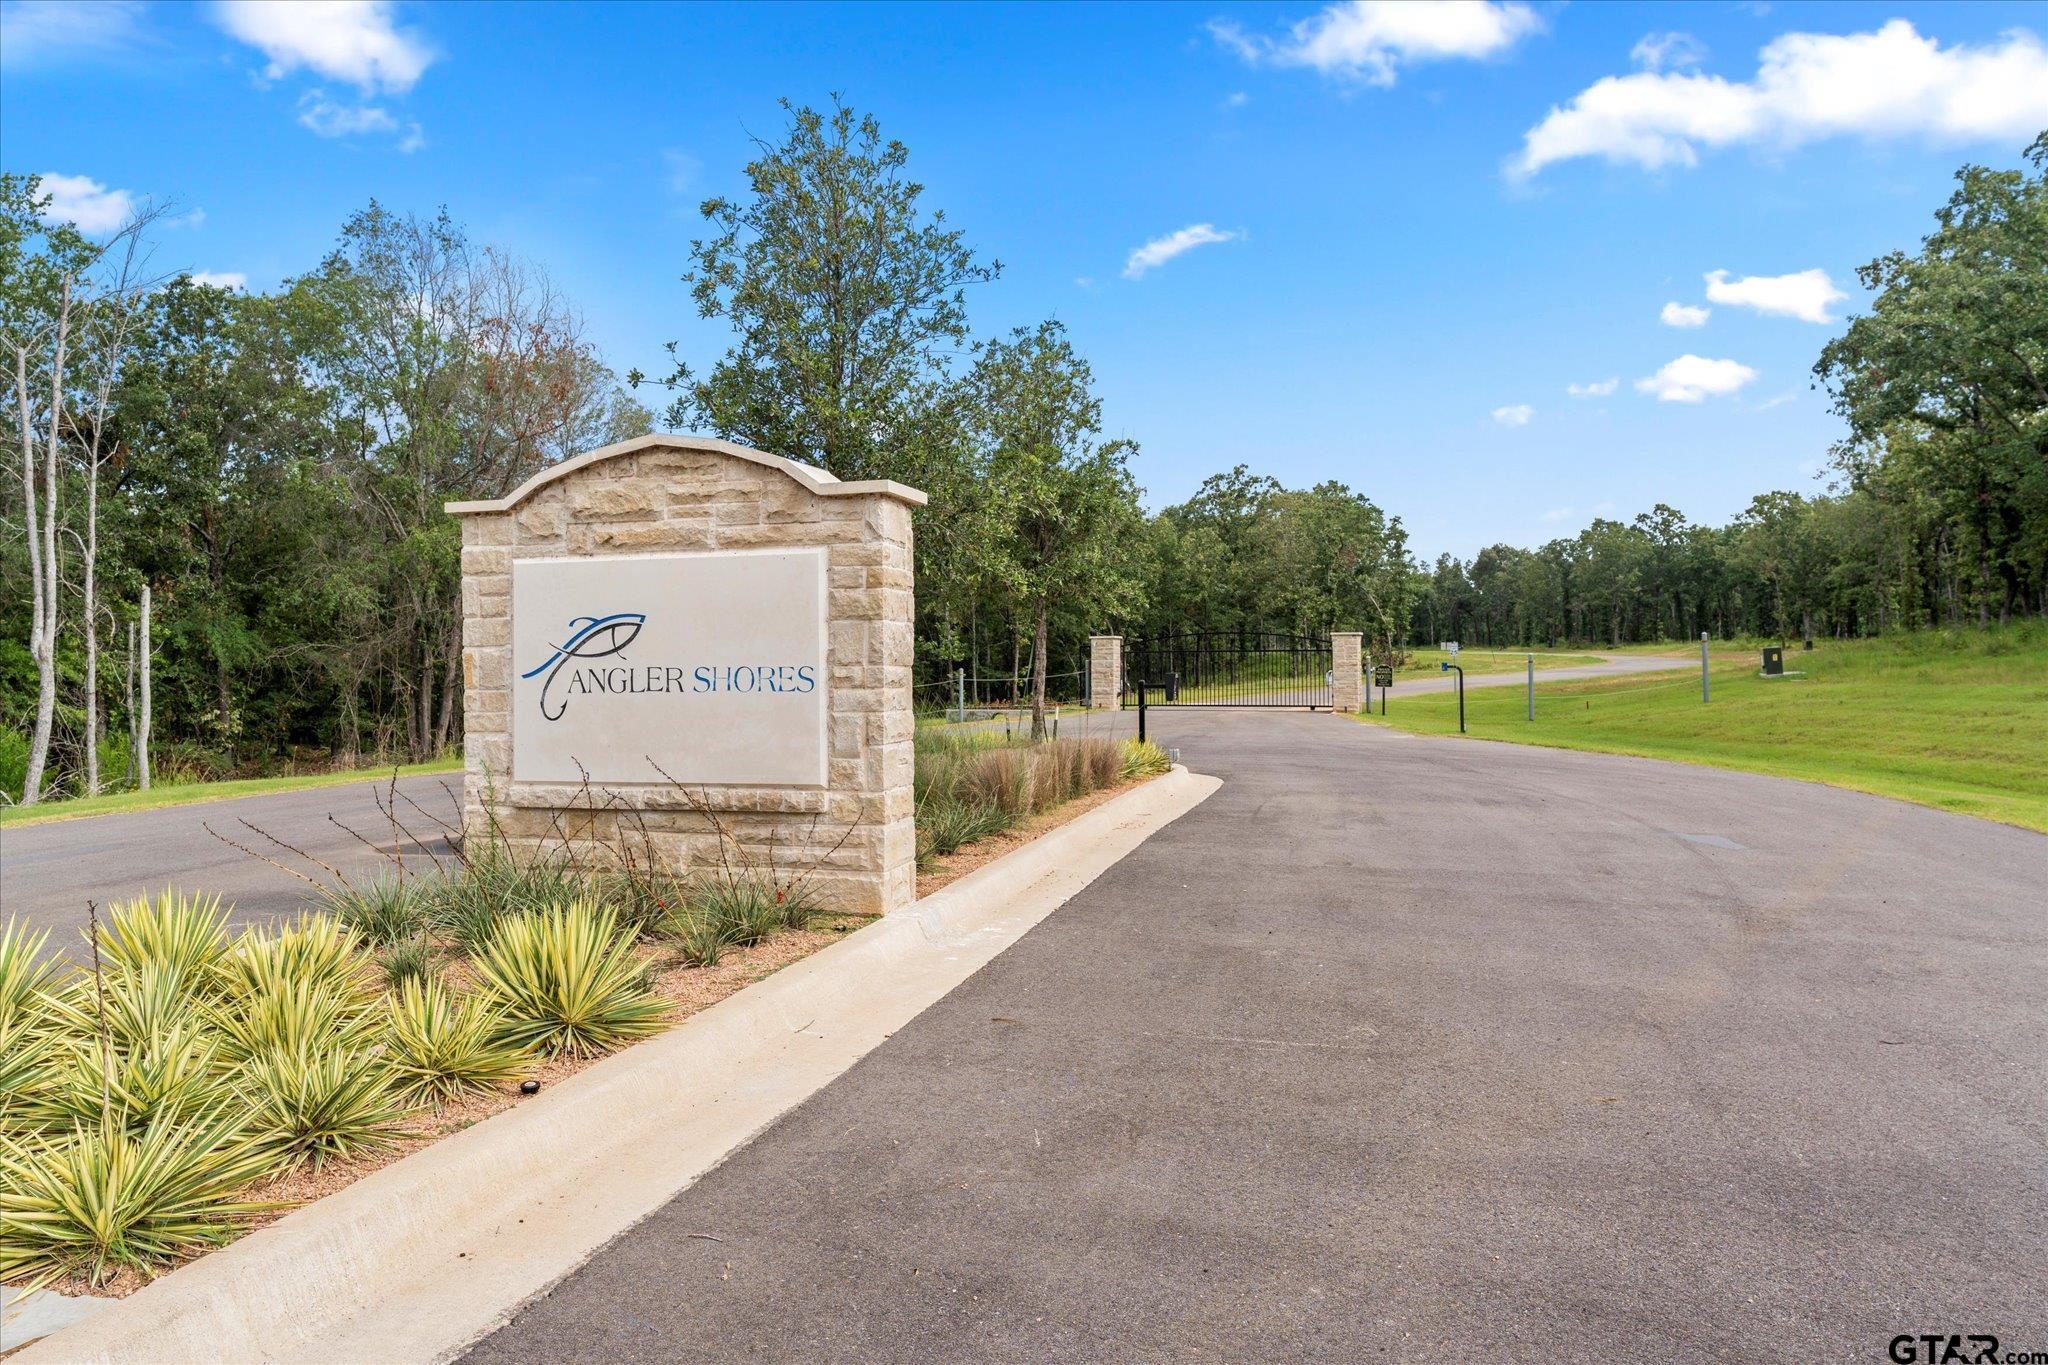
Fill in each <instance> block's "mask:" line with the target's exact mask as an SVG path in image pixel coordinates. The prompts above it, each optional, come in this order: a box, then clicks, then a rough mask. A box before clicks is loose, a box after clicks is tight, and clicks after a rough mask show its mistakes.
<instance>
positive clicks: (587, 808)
mask: <svg viewBox="0 0 2048 1365" xmlns="http://www.w3.org/2000/svg"><path fill="white" fill-rule="evenodd" d="M924 501H925V497H924V494H922V493H920V492H918V491H917V490H915V489H911V488H906V487H905V486H903V485H901V484H896V483H890V482H887V481H883V480H872V481H867V482H862V483H840V482H838V481H836V480H834V479H833V478H832V477H831V476H830V475H828V474H825V473H823V472H821V471H818V470H814V469H810V468H809V467H807V466H803V465H798V464H795V463H794V462H792V461H788V460H783V459H780V458H778V457H776V456H772V455H766V454H763V453H761V452H758V451H753V450H748V449H746V448H745V447H742V446H736V445H732V444H730V443H728V442H724V441H716V440H709V439H705V438H700V437H683V436H648V437H641V438H638V439H637V440H633V441H627V442H622V443H620V444H619V445H616V446H608V447H606V448H605V449H603V450H598V451H593V452H591V453H589V454H587V455H583V456H579V457H577V458H576V459H574V460H569V461H565V462H564V463H562V464H560V465H557V466H554V467H553V468H551V469H549V470H547V471H544V472H543V473H542V474H540V475H538V476H536V477H535V478H534V479H532V480H529V481H528V483H527V484H526V485H525V486H523V487H522V488H520V489H519V490H518V491H516V492H514V493H513V494H511V495H510V496H509V497H506V498H503V499H498V500H495V501H492V502H471V503H451V504H449V509H448V510H449V511H450V512H453V513H455V514H456V515H457V516H458V517H459V518H460V519H461V523H462V614H463V658H462V663H463V685H464V691H463V708H464V732H465V739H464V745H465V753H466V757H467V763H466V769H467V771H466V774H465V778H464V783H463V824H464V829H465V831H466V832H467V833H468V834H469V835H470V837H472V838H475V837H481V836H485V835H488V834H489V833H490V831H491V830H492V829H493V827H495V828H496V830H497V832H498V833H499V834H501V835H502V836H503V837H504V838H505V839H507V840H508V841H509V842H510V844H511V845H512V847H513V848H514V849H515V850H517V851H519V852H522V853H534V852H544V851H549V850H553V849H557V848H560V847H561V846H562V845H563V844H564V843H565V842H566V843H567V844H568V845H569V846H570V847H571V848H572V849H573V851H574V853H575V854H576V856H578V857H581V858H586V859H592V860H600V859H605V858H615V857H617V856H619V850H620V849H621V848H622V847H623V848H625V849H626V850H628V851H631V852H633V853H634V854H636V855H637V854H638V853H639V852H640V851H641V850H642V849H643V848H644V849H646V850H649V851H651V852H652V853H654V854H655V855H656V856H658V857H659V858H660V859H661V860H662V861H663V862H665V863H666V864H667V865H668V866H669V867H670V868H671V870H673V871H676V872H679V873H684V874H688V873H701V872H704V871H707V870H712V869H716V868H719V867H720V866H723V865H731V864H734V863H736V862H747V863H752V864H754V865H755V866H758V867H763V868H766V867H769V866H772V867H773V868H775V869H776V870H777V872H778V874H780V875H782V876H783V877H785V878H790V877H794V876H797V875H805V874H807V882H806V885H807V886H808V887H809V888H810V889H812V890H814V891H815V892H817V893H818V895H819V897H820V899H821V900H823V901H824V902H825V903H827V904H828V905H831V906H833V907H835V908H843V909H847V910H855V911H861V912H865V913H879V912H885V911H890V910H898V909H903V908H905V907H907V906H909V905H910V904H911V902H912V901H913V900H914V899H915V896H916V876H917V836H916V830H915V825H914V819H913V816H914V811H913V797H912V790H911V775H912V765H913V757H912V731H913V719H912V713H911V686H910V684H911V666H912V661H913V657H914V646H913V643H912V635H911V631H912V619H913V616H912V601H913V591H914V584H913V579H912V568H911V562H912V561H911V544H912V528H911V511H912V509H913V508H914V507H916V506H920V505H922V504H923V502H924ZM771 548H772V549H805V548H822V549H824V551H825V553H826V598H827V601H826V613H825V616H826V639H825V664H826V687H827V694H826V703H825V705H826V716H827V722H826V723H827V745H828V749H827V771H828V775H827V779H826V783H825V785H824V786H823V787H780V786H724V787H700V786H690V787H687V788H677V787H673V786H667V785H658V786H641V785H633V786H625V787H620V788H607V789H603V790H598V791H591V790H586V789H583V788H580V787H575V786H562V785H544V784H534V783H524V784H522V783H519V782H516V781H514V780H513V779H512V734H511V727H512V724H513V723H514V717H513V715H512V710H511V691H512V671H513V670H512V635H511V613H512V561H513V560H514V559H533V558H542V557H548V556H578V557H596V558H602V557H604V556H607V555H631V554H660V553H680V552H691V551H717V550H755V549H771Z"/></svg>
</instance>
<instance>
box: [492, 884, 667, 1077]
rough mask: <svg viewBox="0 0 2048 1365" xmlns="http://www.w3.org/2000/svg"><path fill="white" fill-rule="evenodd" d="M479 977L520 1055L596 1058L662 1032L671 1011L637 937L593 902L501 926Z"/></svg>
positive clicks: (504, 1033) (521, 917)
mask: <svg viewBox="0 0 2048 1365" xmlns="http://www.w3.org/2000/svg"><path fill="white" fill-rule="evenodd" d="M476 969H477V973H478V975H480V976H481V977H482V978H483V981H484V988H485V991H486V993H487V995H488V998H489V999H490V1001H491V1003H492V1004H493V1006H494V1007H495V1008H496V1009H497V1010H498V1011H499V1012H500V1013H501V1015H502V1016H503V1018H504V1023H503V1026H502V1030H501V1036H502V1037H503V1038H505V1039H506V1040H507V1041H509V1042H511V1043H514V1044H516V1045H518V1046H521V1047H530V1048H534V1049H537V1050H540V1051H544V1052H548V1053H566V1054H568V1055H570V1056H594V1055H596V1054H598V1053H602V1052H609V1051H610V1050H612V1049H613V1048H615V1047H617V1046H619V1045H620V1044H622V1043H627V1042H631V1041H632V1040H633V1039H635V1038H643V1037H646V1036H647V1035H649V1034H651V1033H656V1032H659V1031H660V1029H661V1026H662V1025H661V1020H662V1015H663V1014H664V1012H665V1010H666V1007H665V1006H664V1004H663V1003H662V1002H661V1001H660V1000H657V999H655V998H654V997H653V995H652V994H651V993H650V991H649V989H648V982H647V973H646V971H645V970H644V969H643V968H642V967H641V965H640V963H639V961H638V960H637V959H636V958H635V957H634V956H633V935H632V934H630V933H621V932H620V931H619V928H618V921H617V918H616V916H614V915H613V913H612V912H611V911H610V910H608V909H602V908H600V907H598V906H596V905H594V904H592V903H590V902H588V901H579V902H577V903H575V904H572V905H569V906H564V907H559V908H555V909H548V910H540V911H528V912H526V913H524V914H519V915H514V916H512V917H511V918H509V919H506V920H505V921H503V922H502V923H501V924H499V926H498V929H497V932H496V933H494V934H492V935H491V938H490V941H489V942H488V943H486V944H485V945H484V947H483V951H482V952H481V953H479V954H478V955H477V958H476Z"/></svg>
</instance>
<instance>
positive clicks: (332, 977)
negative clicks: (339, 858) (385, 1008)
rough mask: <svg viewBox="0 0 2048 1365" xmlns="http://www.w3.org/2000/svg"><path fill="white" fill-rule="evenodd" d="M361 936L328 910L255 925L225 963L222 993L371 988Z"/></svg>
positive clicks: (344, 991)
mask: <svg viewBox="0 0 2048 1365" xmlns="http://www.w3.org/2000/svg"><path fill="white" fill-rule="evenodd" d="M367 965H368V964H367V961H366V958H365V954H364V948H363V940H362V937H361V936H360V935H359V934H357V932H356V931H355V930H354V929H351V928H350V927H349V926H348V925H346V924H343V923H342V922H341V921H339V920H337V919H334V918H333V917H331V916H328V915H301V916H300V917H299V918H298V919H296V920H294V921H292V922H290V923H288V924H282V925H279V926H277V927H275V928H266V929H251V930H249V931H248V932H246V933H244V934H243V935H242V936H241V938H240V939H238V940H237V941H236V943H235V946H234V948H233V949H232V950H231V951H230V952H229V953H228V955H227V957H226V958H224V959H223V960H222V962H221V967H220V976H221V982H222V992H223V994H225V995H226V996H228V997H230V998H233V997H236V996H241V997H252V996H256V995H264V994H282V993H287V992H290V991H292V990H307V989H320V988H323V987H325V988H330V989H332V990H334V991H336V992H337V993H339V994H340V995H342V996H344V997H346V996H348V995H351V994H360V993H362V992H364V991H365V990H366V989H367V985H366V978H367Z"/></svg>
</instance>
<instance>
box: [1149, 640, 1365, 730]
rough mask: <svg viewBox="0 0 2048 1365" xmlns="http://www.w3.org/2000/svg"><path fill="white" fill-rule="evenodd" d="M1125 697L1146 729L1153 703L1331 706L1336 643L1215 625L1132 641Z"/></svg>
mask: <svg viewBox="0 0 2048 1365" xmlns="http://www.w3.org/2000/svg"><path fill="white" fill-rule="evenodd" d="M1124 703H1125V704H1126V705H1130V706H1136V707H1137V708H1138V732H1139V735H1140V737H1142V736H1143V734H1144V729H1145V710H1146V708H1147V707H1152V706H1230V707H1245V706H1250V707H1256V706H1273V707H1291V708H1294V709H1297V710H1300V709H1307V710H1311V711H1327V710H1328V709H1329V708H1330V642H1329V641H1328V640H1325V639H1319V638H1316V637H1314V636H1307V635H1276V634H1274V633H1272V632H1270V631H1240V632H1224V631H1212V632H1205V633H1195V634H1186V635H1156V636H1149V637H1140V638H1134V639H1131V640H1127V641H1126V642H1125V650H1124Z"/></svg>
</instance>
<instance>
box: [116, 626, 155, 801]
mask: <svg viewBox="0 0 2048 1365" xmlns="http://www.w3.org/2000/svg"><path fill="white" fill-rule="evenodd" d="M143 591H144V592H148V591H149V589H147V588H144V589H143ZM126 672H127V675H128V676H127V682H126V685H125V686H124V687H123V688H122V693H121V696H122V703H123V706H124V708H125V710H126V712H127V716H128V771H126V772H124V773H122V774H121V780H122V781H123V782H126V783H128V784H129V785H130V786H133V785H134V783H135V754H136V750H137V749H138V748H140V747H141V746H140V744H139V742H138V740H139V736H140V733H141V732H140V731H139V729H138V728H137V726H136V723H135V623H134V622H133V621H130V622H129V623H128V667H127V670H126Z"/></svg>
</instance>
